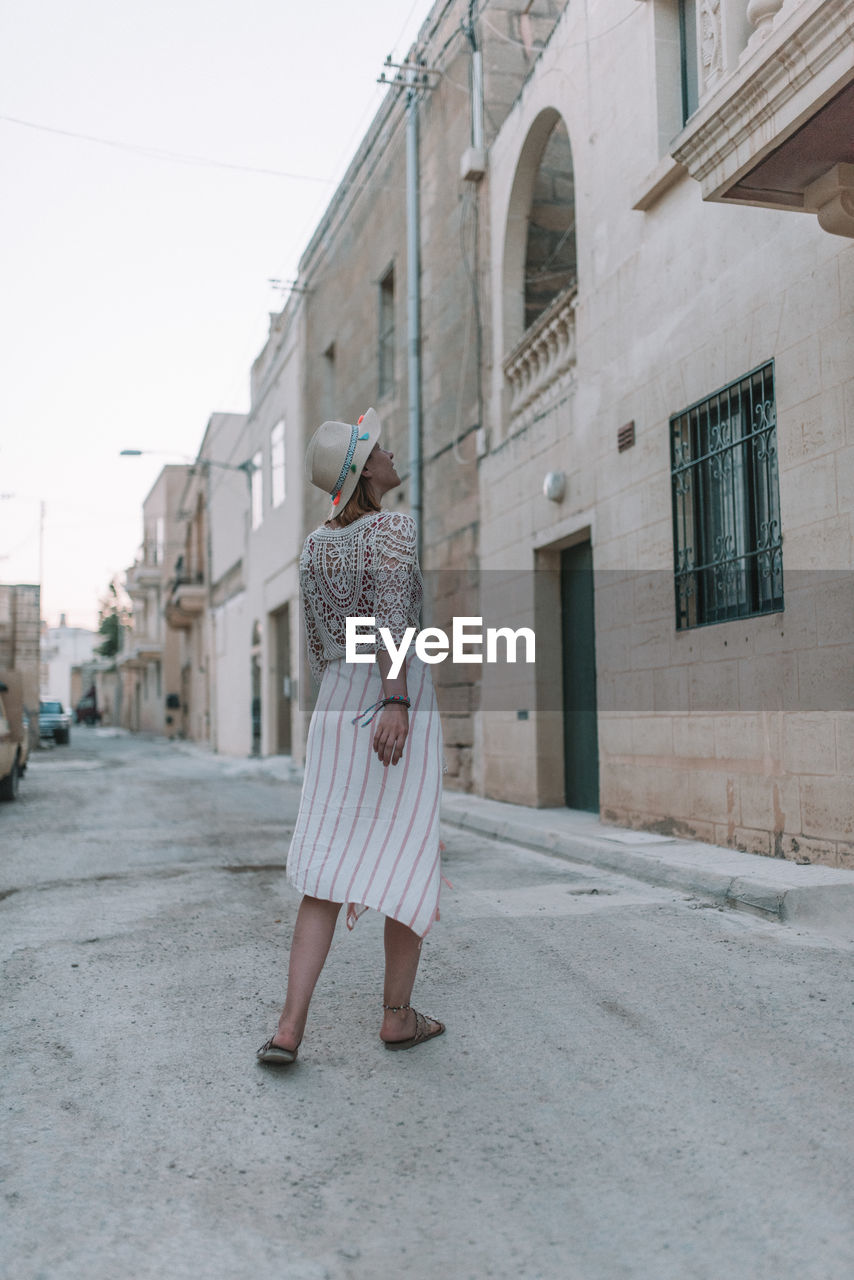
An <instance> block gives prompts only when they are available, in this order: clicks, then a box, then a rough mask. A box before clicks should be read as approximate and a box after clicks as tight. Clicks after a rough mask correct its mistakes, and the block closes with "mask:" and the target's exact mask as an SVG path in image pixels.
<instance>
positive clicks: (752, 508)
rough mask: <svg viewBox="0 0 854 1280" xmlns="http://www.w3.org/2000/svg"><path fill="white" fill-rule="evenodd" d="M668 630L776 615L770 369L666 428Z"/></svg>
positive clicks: (779, 555)
mask: <svg viewBox="0 0 854 1280" xmlns="http://www.w3.org/2000/svg"><path fill="white" fill-rule="evenodd" d="M670 447H671V476H672V488H673V543H674V558H675V586H676V628H677V630H680V631H681V630H685V629H686V628H688V627H700V626H705V625H707V624H709V623H714V622H725V621H727V620H729V619H732V618H749V617H752V616H753V615H754V614H759V613H777V612H779V611H780V610H781V609H782V608H783V549H782V536H781V531H780V491H779V481H778V477H777V413H776V408H775V402H774V362H773V361H771V363H770V364H766V365H763V366H762V368H760V369H756V370H754V372H753V373H749V374H747V375H746V376H745V377H743V378H741V379H740V380H739V381H738V382H733V383H731V384H730V385H729V386H728V387H724V388H722V390H720V391H716V392H715V394H714V395H712V396H709V397H708V398H707V399H706V400H701V401H700V402H699V403H698V404H695V405H692V406H691V407H690V408H689V409H685V410H684V411H683V412H682V413H678V414H676V415H675V416H674V417H672V418H671V419H670Z"/></svg>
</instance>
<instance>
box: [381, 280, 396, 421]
mask: <svg viewBox="0 0 854 1280" xmlns="http://www.w3.org/2000/svg"><path fill="white" fill-rule="evenodd" d="M393 390H394V267H390V268H389V270H388V271H387V272H386V274H385V275H384V276H383V278H382V280H381V281H380V323H379V396H380V398H382V397H383V396H387V395H389V394H390V393H391V392H392V391H393Z"/></svg>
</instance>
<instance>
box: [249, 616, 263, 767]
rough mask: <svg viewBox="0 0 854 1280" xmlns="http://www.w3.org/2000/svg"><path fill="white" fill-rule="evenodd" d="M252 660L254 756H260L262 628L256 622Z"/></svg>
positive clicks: (253, 628)
mask: <svg viewBox="0 0 854 1280" xmlns="http://www.w3.org/2000/svg"><path fill="white" fill-rule="evenodd" d="M250 658H251V663H252V668H251V671H252V674H251V681H252V703H251V716H252V754H253V756H260V754H261V628H260V627H259V625H258V623H257V622H256V623H255V624H254V625H253V627H252V648H251V650H250Z"/></svg>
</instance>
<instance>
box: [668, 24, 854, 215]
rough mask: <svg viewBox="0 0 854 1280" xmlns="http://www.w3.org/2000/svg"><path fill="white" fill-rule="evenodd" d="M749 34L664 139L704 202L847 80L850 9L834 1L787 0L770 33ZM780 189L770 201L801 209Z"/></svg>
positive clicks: (851, 51)
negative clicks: (738, 54) (729, 66)
mask: <svg viewBox="0 0 854 1280" xmlns="http://www.w3.org/2000/svg"><path fill="white" fill-rule="evenodd" d="M757 35H758V33H757ZM756 40H757V36H754V37H753V39H752V40H751V42H750V44H748V47H747V49H746V50H745V53H744V54H743V55H742V60H741V62H740V63H739V66H738V67H737V69H736V70H735V71H734V72H733V74H732V75H731V76H729V77H728V78H726V79H724V80H722V81H720V82H719V83H718V85H717V86H716V88H715V90H714V92H713V93H712V94H711V95H710V96H709V97H708V98H707V99H706V101H704V102H703V103H702V105H701V106H700V108H699V109H698V111H697V112H696V113H695V114H694V116H692V117H691V119H690V121H689V122H688V124H687V126H686V127H685V128H684V129H683V130H682V132H681V133H680V134H679V135H678V136H677V137H676V138H675V139H674V141H673V143H672V144H671V148H670V150H671V154H672V156H673V158H674V159H675V160H677V161H678V162H680V163H681V164H684V165H685V167H686V168H687V170H688V172H689V173H690V175H691V177H692V178H695V179H696V180H697V181H698V182H699V183H700V185H701V188H702V193H703V198H704V199H706V200H725V199H726V198H727V193H728V191H729V190H730V189H731V188H732V187H733V186H734V184H735V183H736V182H737V181H738V180H739V178H741V177H742V176H743V175H744V174H745V173H748V172H749V171H750V170H751V169H752V168H754V167H755V166H756V165H757V163H758V162H759V161H760V160H761V159H763V158H764V157H765V156H766V155H768V154H769V153H770V152H771V151H773V150H775V149H776V148H777V147H778V146H780V144H781V143H782V142H784V141H785V140H786V138H787V137H789V136H790V135H791V134H792V133H794V132H795V131H796V129H797V128H799V126H800V125H801V124H802V123H803V122H804V120H805V119H807V118H809V116H810V115H811V114H814V113H815V112H816V111H817V110H818V109H819V108H820V107H821V106H822V105H824V103H825V102H827V101H829V99H830V98H831V97H833V96H834V95H835V94H836V93H837V92H838V91H839V90H840V89H841V88H842V87H844V85H845V83H846V81H847V80H848V79H854V11H852V10H851V8H850V7H848V6H847V5H845V4H844V3H842V2H841V0H801V3H799V4H796V5H794V6H793V7H791V8H789V7H788V6H787V7H786V8H784V9H783V10H782V11H781V12H780V14H779V15H778V18H777V20H776V22H775V25H774V27H773V29H772V30H771V33H770V34H769V35H768V36H766V38H765V39H764V40H759V41H758V42H757V43H756V44H754V41H756ZM786 194H787V193H780V199H779V201H778V202H777V203H776V204H775V205H774V206H773V207H779V208H803V207H804V206H803V202H802V201H799V200H798V198H797V196H795V195H792V197H791V198H789V199H787V198H785V196H786ZM730 198H732V197H730ZM740 203H744V202H743V201H740ZM763 203H765V202H764V201H763ZM769 203H770V201H769Z"/></svg>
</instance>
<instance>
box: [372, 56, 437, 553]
mask: <svg viewBox="0 0 854 1280" xmlns="http://www.w3.org/2000/svg"><path fill="white" fill-rule="evenodd" d="M385 65H386V67H387V68H393V69H394V71H395V73H396V74H395V75H394V77H393V78H389V77H388V76H387V75H386V72H385V71H383V72H382V74H381V75H380V77H379V83H380V84H387V85H390V86H391V87H392V88H395V89H397V90H399V91H402V90H405V91H406V318H407V336H406V366H407V380H408V383H409V397H408V421H409V505H410V508H411V510H412V515H413V517H414V519H415V528H416V540H417V551H418V555H419V558H420V555H421V542H422V529H421V524H422V516H423V510H424V499H423V488H422V450H421V434H422V405H421V223H420V208H419V199H418V100H419V97H420V95H421V93H422V92H426V91H427V90H428V89H432V88H433V87H434V84H435V82H436V78H437V77H438V75H439V73H438V71H436V70H435V69H434V68H430V67H428V66H427V65H426V63H425V62H424V61H423V60H421V59H419V58H418V57H417V56H416V57H414V58H413V59H412V60H411V61H407V62H392V60H391V54H389V56H388V57H387V58H386V60H385Z"/></svg>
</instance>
